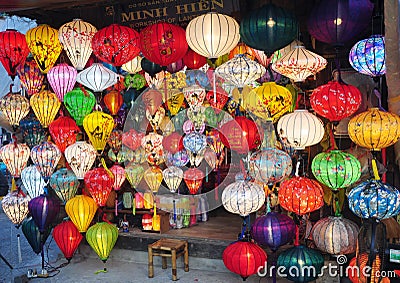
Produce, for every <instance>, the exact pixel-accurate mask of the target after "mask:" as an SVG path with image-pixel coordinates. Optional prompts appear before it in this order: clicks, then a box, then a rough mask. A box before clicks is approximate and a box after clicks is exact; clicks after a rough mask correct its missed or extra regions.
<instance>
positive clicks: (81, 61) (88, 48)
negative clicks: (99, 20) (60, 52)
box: [58, 19, 97, 71]
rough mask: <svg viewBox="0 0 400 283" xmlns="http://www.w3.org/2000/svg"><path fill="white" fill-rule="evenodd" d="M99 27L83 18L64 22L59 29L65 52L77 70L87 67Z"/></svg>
mask: <svg viewBox="0 0 400 283" xmlns="http://www.w3.org/2000/svg"><path fill="white" fill-rule="evenodd" d="M96 32H97V29H96V28H95V27H94V26H93V25H91V24H90V23H87V22H85V21H82V20H81V19H74V20H73V21H72V22H68V23H65V24H63V25H62V26H61V27H60V29H59V30H58V38H59V40H60V42H61V44H62V45H63V47H64V50H65V53H67V56H68V58H69V60H70V61H71V63H72V65H73V66H74V67H75V68H76V69H77V70H79V71H80V70H82V69H83V68H85V65H86V63H87V61H88V60H89V57H90V55H91V54H92V38H93V36H94V34H95V33H96Z"/></svg>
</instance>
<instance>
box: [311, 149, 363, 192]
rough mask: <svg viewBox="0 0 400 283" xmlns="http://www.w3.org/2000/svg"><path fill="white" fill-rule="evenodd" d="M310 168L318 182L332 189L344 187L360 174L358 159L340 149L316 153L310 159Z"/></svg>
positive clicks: (355, 179) (354, 180)
mask: <svg viewBox="0 0 400 283" xmlns="http://www.w3.org/2000/svg"><path fill="white" fill-rule="evenodd" d="M311 170H312V172H313V174H314V176H315V178H316V179H317V180H318V181H319V182H321V183H322V184H324V185H326V186H328V187H329V188H331V189H332V190H338V189H340V188H346V187H348V186H350V185H351V184H353V183H354V182H356V181H358V179H360V176H361V164H360V162H359V161H358V159H357V158H355V157H354V156H353V155H351V154H350V153H346V152H343V151H340V150H331V151H330V152H321V153H319V154H317V155H316V156H315V157H314V159H313V161H312V164H311Z"/></svg>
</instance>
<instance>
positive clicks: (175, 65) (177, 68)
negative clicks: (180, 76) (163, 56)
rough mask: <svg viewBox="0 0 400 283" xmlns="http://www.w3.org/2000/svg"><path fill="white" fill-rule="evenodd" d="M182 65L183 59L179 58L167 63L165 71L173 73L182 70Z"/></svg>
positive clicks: (183, 65)
mask: <svg viewBox="0 0 400 283" xmlns="http://www.w3.org/2000/svg"><path fill="white" fill-rule="evenodd" d="M183 67H185V64H183V59H179V60H178V61H176V62H174V63H171V64H169V65H168V66H167V71H168V72H170V73H171V74H173V73H176V72H179V71H180V70H182V69H183Z"/></svg>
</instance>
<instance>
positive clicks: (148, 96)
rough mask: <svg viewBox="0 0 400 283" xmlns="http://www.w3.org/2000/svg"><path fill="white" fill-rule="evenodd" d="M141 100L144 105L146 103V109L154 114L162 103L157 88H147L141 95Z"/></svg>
mask: <svg viewBox="0 0 400 283" xmlns="http://www.w3.org/2000/svg"><path fill="white" fill-rule="evenodd" d="M142 100H143V103H144V105H146V110H148V111H149V112H150V114H151V115H154V114H155V113H156V112H157V110H158V109H160V106H161V105H162V103H163V101H162V94H161V92H159V91H158V90H157V89H149V90H147V91H146V92H145V93H144V94H143V95H142Z"/></svg>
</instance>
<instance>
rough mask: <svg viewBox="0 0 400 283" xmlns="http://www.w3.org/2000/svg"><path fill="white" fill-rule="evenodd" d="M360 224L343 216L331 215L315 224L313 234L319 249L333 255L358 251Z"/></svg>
mask: <svg viewBox="0 0 400 283" xmlns="http://www.w3.org/2000/svg"><path fill="white" fill-rule="evenodd" d="M358 231H359V229H358V226H357V224H356V223H354V222H353V221H350V220H348V219H345V218H343V217H334V216H329V217H326V218H322V219H320V220H318V222H317V223H315V224H314V226H313V228H312V230H311V235H312V238H313V240H314V243H315V245H316V246H317V248H318V249H320V250H321V251H323V252H325V253H329V254H332V255H344V254H351V253H354V252H355V251H356V247H357V237H358Z"/></svg>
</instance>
